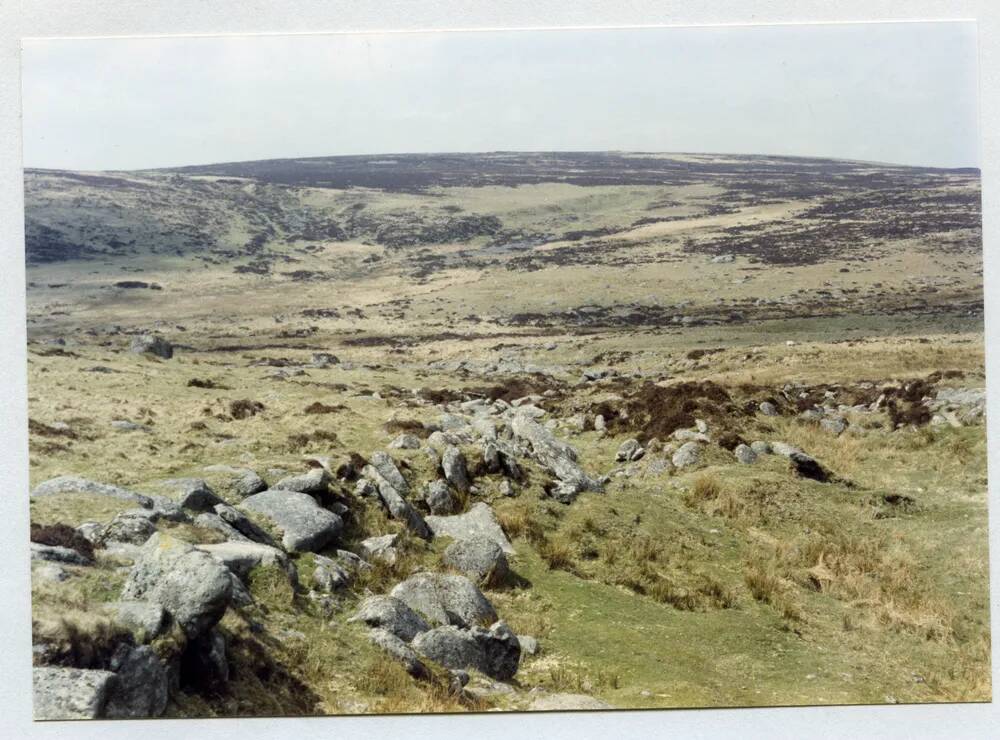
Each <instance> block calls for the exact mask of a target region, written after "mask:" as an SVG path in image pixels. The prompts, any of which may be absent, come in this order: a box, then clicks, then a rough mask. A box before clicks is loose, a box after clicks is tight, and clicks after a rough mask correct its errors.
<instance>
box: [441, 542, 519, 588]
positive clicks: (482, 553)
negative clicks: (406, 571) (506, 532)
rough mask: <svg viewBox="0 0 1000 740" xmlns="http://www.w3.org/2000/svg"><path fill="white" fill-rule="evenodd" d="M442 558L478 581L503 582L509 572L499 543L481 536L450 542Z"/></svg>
mask: <svg viewBox="0 0 1000 740" xmlns="http://www.w3.org/2000/svg"><path fill="white" fill-rule="evenodd" d="M442 559H443V560H444V562H445V564H447V565H450V566H451V567H452V568H455V569H456V570H460V571H462V573H464V574H465V575H467V576H468V577H469V578H471V579H472V580H474V581H476V582H478V583H489V584H499V583H503V582H504V581H505V580H506V579H507V576H508V574H509V572H510V566H509V565H508V563H507V557H506V556H505V555H504V552H503V550H502V549H501V548H500V545H498V544H497V543H496V542H495V541H494V540H492V539H487V538H485V537H481V536H480V537H472V538H470V539H467V540H459V541H458V542H453V543H451V544H450V545H448V547H447V548H446V549H445V551H444V555H443V556H442Z"/></svg>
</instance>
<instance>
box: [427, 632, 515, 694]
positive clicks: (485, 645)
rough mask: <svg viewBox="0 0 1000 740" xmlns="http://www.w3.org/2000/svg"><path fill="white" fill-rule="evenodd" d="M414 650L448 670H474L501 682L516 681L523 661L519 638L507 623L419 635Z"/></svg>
mask: <svg viewBox="0 0 1000 740" xmlns="http://www.w3.org/2000/svg"><path fill="white" fill-rule="evenodd" d="M413 649H414V650H416V651H417V652H418V653H419V654H420V655H423V656H425V657H427V658H430V659H431V660H433V661H435V662H436V663H440V664H441V665H443V666H444V667H445V668H452V669H459V670H460V669H469V668H472V669H475V670H477V671H480V672H481V673H485V674H486V675H487V676H490V677H491V678H495V679H498V680H501V681H506V680H508V679H510V678H513V676H514V674H515V673H517V668H518V665H519V664H520V661H521V646H520V644H519V643H518V641H517V636H516V635H515V634H514V633H513V632H511V630H510V628H509V627H508V626H507V625H506V624H505V623H504V622H497V623H496V624H494V625H493V626H492V627H490V628H489V629H485V628H483V627H479V626H475V627H473V628H472V629H468V630H466V629H460V628H458V627H456V626H454V625H447V626H443V627H437V628H435V629H432V630H428V631H427V632H424V633H422V634H420V635H417V637H416V638H415V639H414V640H413Z"/></svg>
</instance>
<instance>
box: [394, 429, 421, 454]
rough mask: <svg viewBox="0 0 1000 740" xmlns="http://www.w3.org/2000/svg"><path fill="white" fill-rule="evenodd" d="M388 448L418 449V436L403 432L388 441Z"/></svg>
mask: <svg viewBox="0 0 1000 740" xmlns="http://www.w3.org/2000/svg"><path fill="white" fill-rule="evenodd" d="M389 448H390V449H393V450H418V449H420V437H418V436H417V435H415V434H407V433H406V432H403V433H402V434H400V435H399V436H398V437H396V438H395V439H394V440H392V442H390V443H389Z"/></svg>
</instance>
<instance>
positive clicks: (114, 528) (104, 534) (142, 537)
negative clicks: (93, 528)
mask: <svg viewBox="0 0 1000 740" xmlns="http://www.w3.org/2000/svg"><path fill="white" fill-rule="evenodd" d="M155 533H156V525H155V524H153V522H151V521H150V520H149V518H148V517H146V516H142V515H141V514H139V515H137V514H135V513H133V512H131V511H123V512H122V513H121V514H118V515H117V516H115V518H114V519H112V520H111V521H110V522H108V523H107V524H106V525H105V526H104V528H103V529H102V530H101V533H100V535H99V536H98V538H97V541H98V543H99V544H101V545H107V544H108V543H110V542H125V543H128V544H130V545H141V544H143V543H145V542H146V540H148V539H149V538H150V537H152V536H153V535H154V534H155Z"/></svg>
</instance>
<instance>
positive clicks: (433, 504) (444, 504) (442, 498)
mask: <svg viewBox="0 0 1000 740" xmlns="http://www.w3.org/2000/svg"><path fill="white" fill-rule="evenodd" d="M424 500H425V501H426V502H427V507H428V508H429V509H430V510H431V513H432V514H453V513H454V512H455V509H456V508H457V507H458V500H457V499H456V498H455V495H454V494H453V493H452V492H451V489H450V488H449V487H448V484H447V483H445V482H444V481H443V480H436V481H432V482H431V483H428V484H427V490H426V492H425V494H424Z"/></svg>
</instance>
